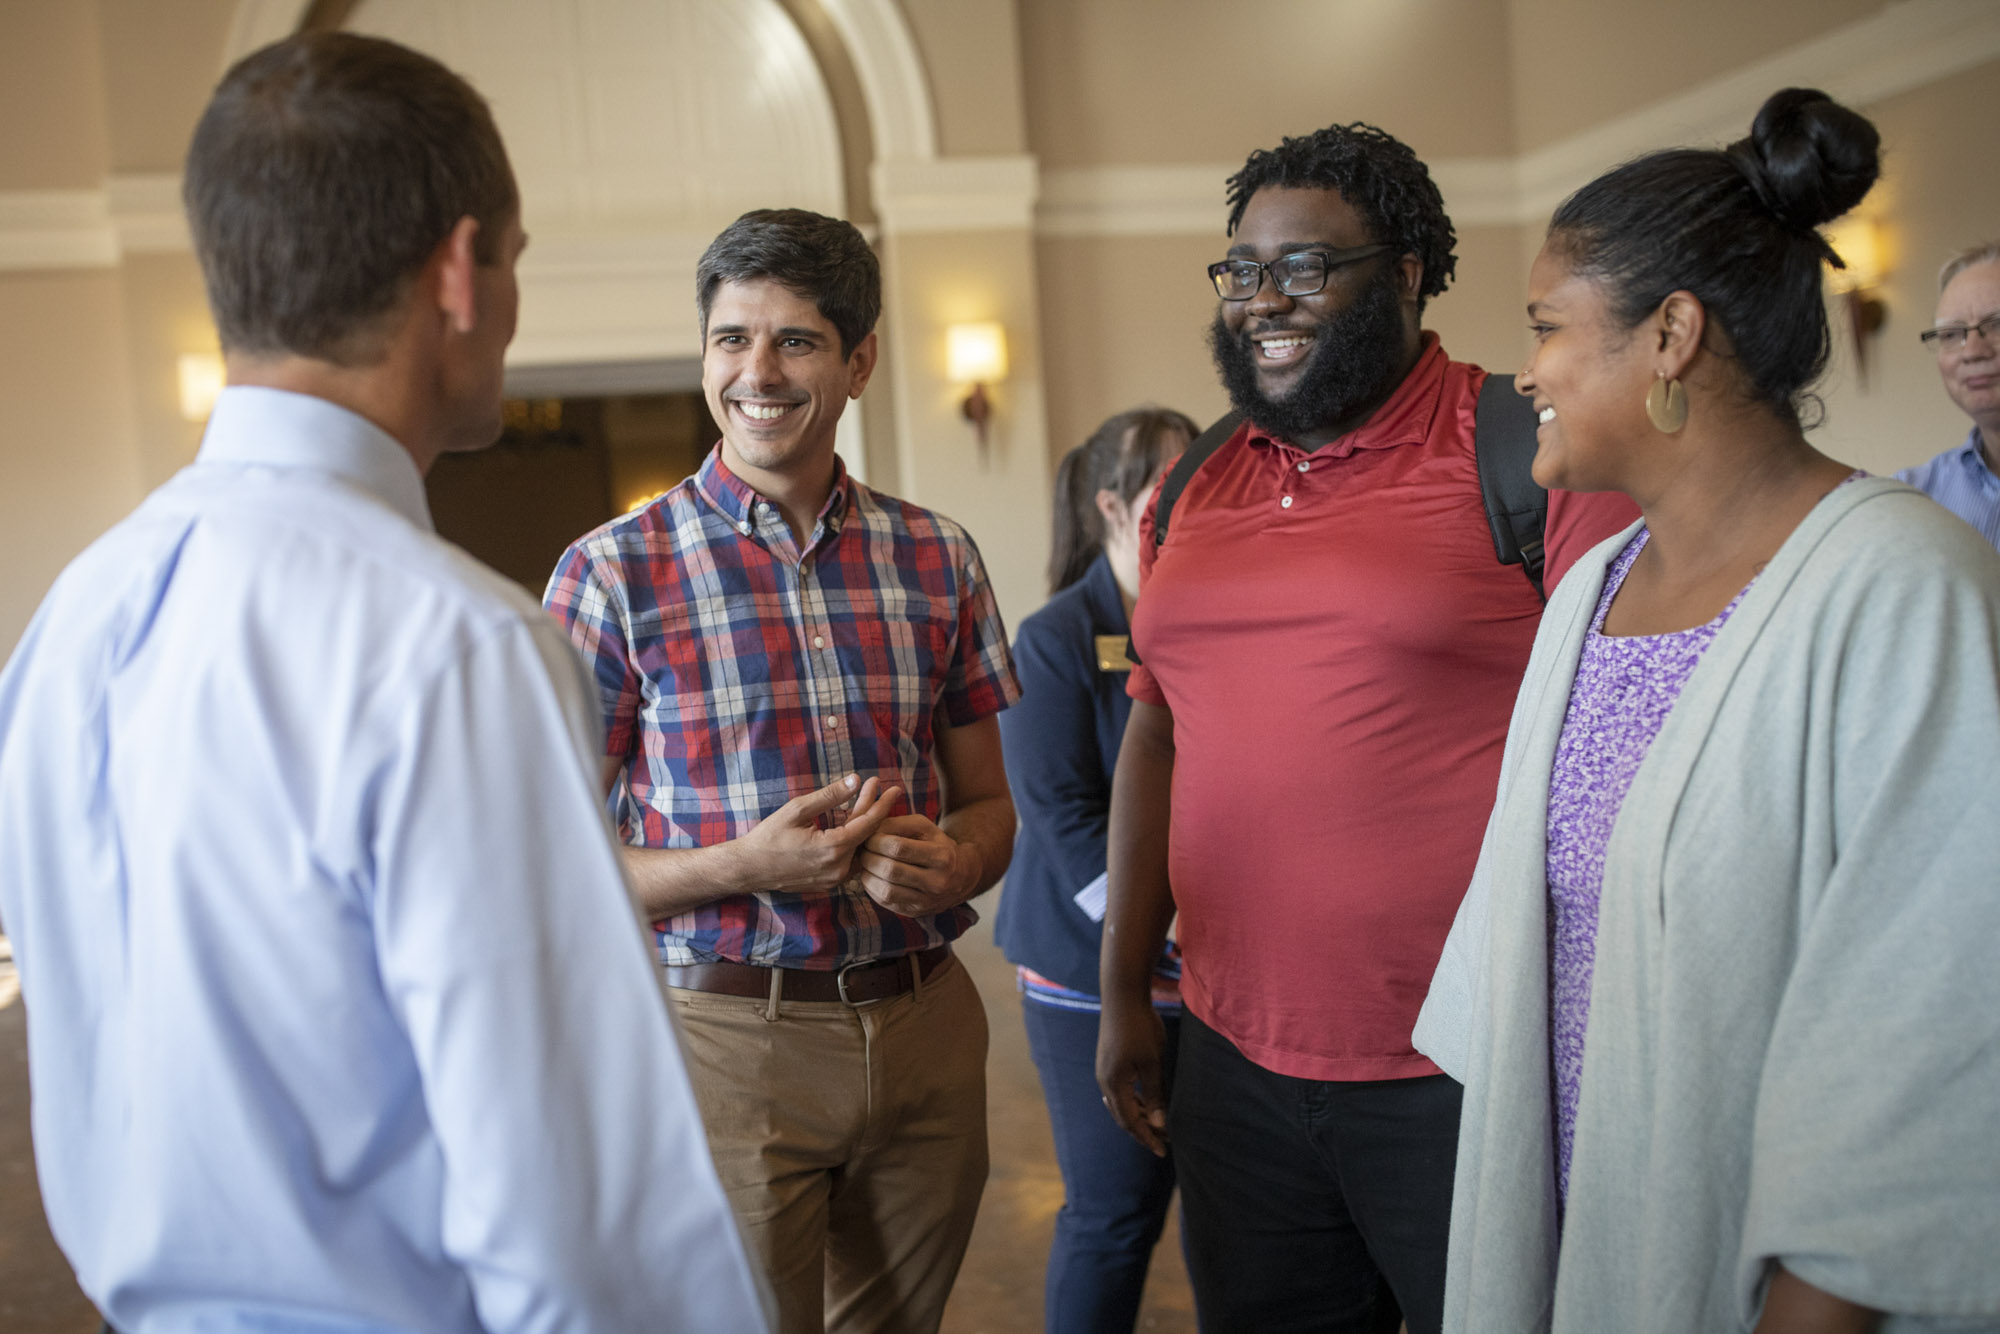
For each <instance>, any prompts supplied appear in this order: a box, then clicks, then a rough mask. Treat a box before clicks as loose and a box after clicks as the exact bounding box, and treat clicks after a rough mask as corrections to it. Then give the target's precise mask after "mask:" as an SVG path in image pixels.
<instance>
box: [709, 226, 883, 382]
mask: <svg viewBox="0 0 2000 1334" xmlns="http://www.w3.org/2000/svg"><path fill="white" fill-rule="evenodd" d="M758 278H769V279H771V280H772V281H773V282H776V283H780V284H782V285H784V286H786V287H789V288H791V289H792V290H793V291H794V292H797V293H798V294H799V295H800V296H803V297H805V298H807V299H808V300H810V301H811V302H812V303H813V304H814V305H815V306H817V307H819V313H820V314H821V315H824V316H825V317H826V320H827V322H828V323H829V324H831V325H833V327H834V328H835V329H836V330H838V331H839V333H840V355H841V356H843V357H846V356H851V355H853V352H854V349H855V347H856V346H858V345H859V344H860V342H861V340H862V339H864V338H866V337H867V336H868V334H869V332H870V331H871V330H873V329H874V327H875V321H876V319H877V318H879V317H880V316H881V314H882V266H881V265H880V264H879V263H877V262H876V259H875V252H874V251H873V250H871V249H869V248H868V242H867V241H866V240H865V239H863V237H862V235H861V233H860V232H859V231H857V230H855V227H854V224H853V223H851V222H844V221H842V220H841V219H839V218H829V217H827V216H826V215H824V214H821V213H813V212H811V211H809V210H807V209H802V208H760V209H753V210H752V211H751V212H749V213H745V214H744V215H743V216H742V217H740V218H738V219H737V220H736V221H734V222H732V223H730V224H729V225H728V226H727V227H724V228H723V229H722V234H721V235H720V236H717V237H716V238H715V239H714V240H713V241H710V242H709V243H708V249H707V250H705V251H703V252H702V256H701V263H699V264H697V265H696V266H695V271H694V294H695V305H696V306H697V307H698V308H699V309H700V311H701V333H702V337H703V339H704V340H705V339H706V338H707V337H708V308H709V307H710V306H711V305H713V304H714V302H715V289H716V288H718V287H720V286H722V284H724V283H743V282H751V281H753V280H755V279H758Z"/></svg>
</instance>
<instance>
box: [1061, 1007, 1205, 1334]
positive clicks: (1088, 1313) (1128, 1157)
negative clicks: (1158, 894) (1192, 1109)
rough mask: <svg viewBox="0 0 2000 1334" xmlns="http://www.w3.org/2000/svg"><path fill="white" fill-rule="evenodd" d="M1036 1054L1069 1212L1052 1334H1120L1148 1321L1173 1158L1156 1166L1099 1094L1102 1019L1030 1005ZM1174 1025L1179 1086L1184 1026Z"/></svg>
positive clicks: (1064, 1215)
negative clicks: (1143, 1304) (1143, 1306)
mask: <svg viewBox="0 0 2000 1334" xmlns="http://www.w3.org/2000/svg"><path fill="white" fill-rule="evenodd" d="M1021 1017H1022V1021H1023V1023H1025V1024H1026V1026H1027V1030H1028V1050H1029V1051H1030V1052H1031V1053H1033V1055H1034V1058H1035V1070H1036V1073H1038V1074H1039V1075H1040V1076H1041V1080H1042V1096H1043V1098H1044V1100H1045V1101H1046V1102H1047V1103H1048V1107H1049V1128H1050V1129H1051V1130H1053V1131H1054V1132H1055V1141H1056V1164H1057V1166H1058V1167H1060V1168H1061V1169H1062V1179H1063V1206H1062V1211H1061V1212H1060V1213H1058V1214H1057V1215H1056V1235H1055V1240H1054V1242H1053V1243H1052V1244H1051V1245H1050V1246H1049V1267H1048V1276H1047V1279H1046V1280H1045V1286H1044V1289H1043V1320H1044V1322H1045V1324H1046V1327H1047V1331H1048V1334H1119V1332H1120V1331H1129V1330H1130V1329H1131V1328H1132V1327H1133V1325H1134V1324H1135V1323H1136V1322H1137V1320H1138V1318H1139V1298H1140V1294H1141V1293H1142V1292H1143V1291H1144V1289H1145V1286H1146V1266H1147V1264H1148V1263H1149V1262H1150V1261H1151V1260H1152V1258H1153V1245H1154V1243H1155V1242H1157V1241H1159V1239H1160V1230H1161V1229H1162V1228H1163V1227H1165V1226H1166V1221H1167V1206H1168V1205H1169V1204H1171V1203H1172V1202H1173V1194H1174V1164H1173V1159H1172V1157H1171V1156H1169V1157H1166V1158H1155V1157H1154V1156H1153V1155H1152V1154H1150V1153H1148V1152H1146V1151H1145V1150H1144V1149H1142V1148H1140V1147H1139V1146H1138V1144H1137V1143H1135V1142H1134V1141H1133V1140H1132V1138H1131V1137H1130V1136H1129V1135H1127V1134H1126V1133H1125V1132H1124V1131H1122V1130H1120V1129H1119V1128H1118V1126H1117V1124H1116V1123H1115V1122H1113V1121H1112V1119H1111V1113H1109V1112H1107V1111H1106V1110H1105V1109H1104V1101H1103V1096H1102V1095H1101V1094H1100V1093H1099V1092H1098V1088H1097V1015H1096V1014H1094V1013H1092V1012H1090V1011H1088V1010H1066V1009H1063V1008H1061V1007H1060V1006H1055V1005H1047V1004H1044V1003H1042V1002H1041V1001H1036V1000H1028V999H1025V998H1024V999H1023V1000H1022V1001H1021ZM1166 1023H1167V1046H1166V1052H1165V1070H1164V1073H1165V1077H1166V1080H1167V1083H1168V1086H1169V1087H1171V1085H1172V1081H1173V1069H1174V1055H1175V1047H1176V1044H1177V1042H1178V1038H1179V1029H1180V1020H1179V1018H1178V1017H1170V1018H1168V1019H1167V1021H1166Z"/></svg>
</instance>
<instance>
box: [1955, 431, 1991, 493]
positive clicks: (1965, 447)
mask: <svg viewBox="0 0 2000 1334" xmlns="http://www.w3.org/2000/svg"><path fill="white" fill-rule="evenodd" d="M1958 456H1959V458H1961V459H1963V460H1964V461H1965V468H1966V471H1967V472H1969V473H1971V474H1972V476H1973V478H1974V479H1975V480H1976V481H1977V482H1978V483H1979V486H1980V489H1981V490H1983V491H1986V492H1989V493H1990V492H1994V491H2000V477H1996V476H1994V474H1993V469H1992V467H1991V466H1989V465H1988V464H1987V462H1986V450H1985V445H1984V442H1983V441H1982V440H1981V439H1980V437H1979V428H1978V427H1977V426H1975V427H1973V428H1972V430H1971V432H1970V433H1968V434H1967V435H1966V437H1965V443H1964V444H1962V445H1960V446H1959V447H1958Z"/></svg>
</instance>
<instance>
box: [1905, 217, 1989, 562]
mask: <svg viewBox="0 0 2000 1334" xmlns="http://www.w3.org/2000/svg"><path fill="white" fill-rule="evenodd" d="M1938 281H1939V286H1940V288H1941V290H1940V291H1939V293H1938V308H1937V319H1936V320H1935V321H1934V322H1933V323H1932V325H1931V327H1930V328H1928V329H1926V330H1924V332H1923V340H1924V342H1925V343H1926V344H1927V345H1929V346H1930V348H1931V349H1932V350H1933V351H1934V352H1936V353H1937V360H1938V374H1939V375H1941V376H1943V377H1944V391H1945V392H1946V393H1947V394H1949V395H1951V401H1952V402H1954V403H1956V404H1958V406H1959V409H1960V410H1961V411H1963V412H1964V413H1965V415H1966V416H1968V417H1970V418H1972V430H1971V432H1970V433H1969V434H1967V436H1966V437H1965V443H1964V444H1961V445H1959V446H1958V447H1957V448H1955V449H1947V450H1946V451H1945V452H1944V453H1942V454H1940V455H1938V456H1937V457H1936V458H1934V459H1932V460H1931V461H1930V462H1929V463H1925V464H1922V465H1920V466H1918V467H1915V468H1905V469H1903V470H1902V471H1901V472H1899V473H1897V474H1896V477H1897V480H1899V481H1904V482H1908V483H1909V484H1910V485H1911V486H1914V487H1916V488H1917V489H1918V490H1919V491H1922V492H1924V493H1925V494H1926V495H1928V496H1930V498H1931V499H1933V500H1935V501H1937V503H1938V504H1940V505H1942V506H1944V507H1945V508H1946V509H1948V510H1950V511H1951V512H1952V513H1953V514H1956V515H1957V516H1958V517H1959V518H1961V519H1963V520H1965V521H1966V522H1967V523H1969V524H1971V525H1972V526H1973V527H1974V528H1977V529H1978V530H1979V533H1980V536H1982V537H1984V538H1985V539H1986V540H1987V541H1988V542H1991V543H1992V544H1993V545H1994V546H1996V547H2000V241H1989V242H1987V243H1986V244H1985V245H1980V246H1974V247H1973V248H1972V249H1970V250H1963V251H1960V252H1959V253H1958V254H1956V255H1953V256H1952V257H1951V258H1950V259H1949V260H1947V261H1946V262H1945V266H1944V270H1943V272H1942V273H1940V274H1939V276H1938Z"/></svg>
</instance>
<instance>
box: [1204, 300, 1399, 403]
mask: <svg viewBox="0 0 2000 1334" xmlns="http://www.w3.org/2000/svg"><path fill="white" fill-rule="evenodd" d="M1397 273H1398V270H1397V269H1396V266H1395V265H1393V264H1389V265H1384V266H1383V268H1382V272H1381V274H1380V276H1378V277H1377V278H1376V279H1375V281H1373V282H1371V283H1369V284H1368V286H1367V287H1365V288H1363V289H1362V290H1361V292H1360V294H1359V295H1357V296H1356V297H1355V298H1354V300H1353V301H1351V302H1349V303H1348V305H1347V308H1346V309H1345V310H1342V311H1340V312H1339V313H1338V314H1335V315H1332V316H1329V317H1328V318H1327V319H1326V320H1325V321H1324V322H1323V323H1321V324H1320V325H1319V327H1318V328H1316V329H1314V330H1313V333H1314V335H1315V337H1314V338H1313V345H1312V352H1311V353H1310V354H1309V356H1308V357H1307V360H1306V364H1305V366H1304V367H1303V368H1302V369H1301V371H1300V373H1299V379H1298V383H1297V384H1295V385H1294V386H1293V387H1292V390H1291V392H1290V393H1288V394H1286V395H1285V396H1284V397H1283V398H1271V397H1269V396H1268V395H1266V394H1265V393H1264V392H1263V391H1262V390H1261V389H1259V388H1258V387H1257V348H1256V345H1255V344H1253V343H1252V342H1251V341H1250V327H1251V324H1252V323H1253V321H1246V322H1245V324H1244V326H1243V330H1242V332H1240V333H1231V332H1230V331H1229V327H1228V326H1227V325H1226V324H1224V323H1223V320H1222V312H1221V311H1220V310H1218V311H1216V313H1215V323H1214V324H1212V325H1210V326H1209V330H1208V350H1209V352H1210V353H1211V354H1212V355H1213V356H1214V357H1215V369H1216V370H1217V371H1218V372H1219V373H1220V374H1221V376H1222V387H1223V388H1224V389H1226V390H1228V391H1229V402H1230V404H1231V405H1232V406H1233V407H1235V409H1236V410H1237V411H1238V412H1241V413H1242V414H1243V415H1244V416H1246V417H1248V418H1249V419H1250V420H1251V421H1252V422H1253V423H1255V424H1256V425H1257V427H1258V428H1259V429H1261V430H1263V431H1265V432H1268V433H1269V434H1271V435H1273V436H1275V437H1277V438H1278V439H1280V440H1289V441H1294V442H1296V441H1299V440H1303V439H1305V438H1306V437H1307V436H1310V435H1312V434H1313V433H1314V432H1317V431H1324V430H1326V429H1327V428H1329V427H1331V426H1333V425H1334V424H1336V423H1338V422H1343V421H1346V420H1348V419H1349V418H1351V417H1353V416H1355V415H1356V414H1358V413H1361V412H1364V411H1366V410H1368V409H1370V408H1372V407H1374V406H1375V405H1376V404H1378V403H1380V402H1381V401H1382V400H1383V399H1385V398H1387V397H1388V396H1389V394H1390V392H1391V391H1392V390H1393V389H1394V388H1395V387H1396V382H1397V380H1398V379H1399V378H1400V377H1399V374H1398V372H1399V371H1400V370H1401V369H1402V359H1403V300H1402V294H1401V293H1400V292H1399V291H1398V290H1397V286H1396V278H1397Z"/></svg>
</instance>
